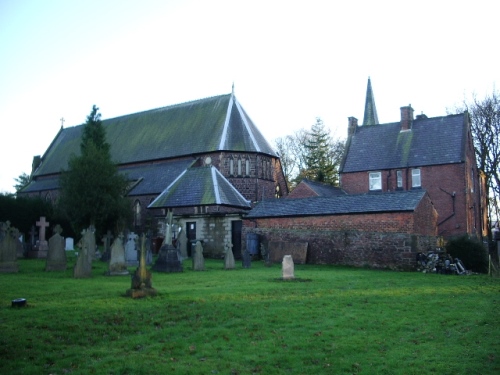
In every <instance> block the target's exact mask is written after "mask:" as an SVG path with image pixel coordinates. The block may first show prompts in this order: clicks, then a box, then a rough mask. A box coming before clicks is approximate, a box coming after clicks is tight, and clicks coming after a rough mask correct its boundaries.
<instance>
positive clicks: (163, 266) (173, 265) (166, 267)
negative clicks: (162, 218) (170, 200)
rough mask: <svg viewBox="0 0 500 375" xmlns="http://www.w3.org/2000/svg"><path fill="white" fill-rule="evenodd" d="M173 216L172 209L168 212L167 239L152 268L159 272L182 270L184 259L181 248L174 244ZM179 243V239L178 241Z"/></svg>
mask: <svg viewBox="0 0 500 375" xmlns="http://www.w3.org/2000/svg"><path fill="white" fill-rule="evenodd" d="M172 218H173V213H172V211H171V210H169V211H168V213H167V220H166V230H165V231H166V233H165V240H164V241H163V244H162V245H161V248H160V251H159V253H158V258H156V262H155V264H154V265H153V267H152V269H153V270H154V271H158V272H182V271H183V268H182V261H181V257H180V250H179V248H177V247H175V246H174V245H173V244H172ZM177 243H178V244H179V241H178V242H177Z"/></svg>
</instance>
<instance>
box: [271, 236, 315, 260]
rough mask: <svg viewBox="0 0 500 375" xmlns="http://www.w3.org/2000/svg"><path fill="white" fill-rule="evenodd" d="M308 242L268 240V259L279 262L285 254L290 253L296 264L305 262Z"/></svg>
mask: <svg viewBox="0 0 500 375" xmlns="http://www.w3.org/2000/svg"><path fill="white" fill-rule="evenodd" d="M307 246H308V242H286V241H269V243H268V245H267V247H268V252H269V260H270V261H271V262H273V263H278V262H281V261H282V259H283V257H284V256H285V255H291V256H292V258H293V259H294V260H295V263H297V264H305V263H306V259H307Z"/></svg>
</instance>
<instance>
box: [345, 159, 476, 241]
mask: <svg viewBox="0 0 500 375" xmlns="http://www.w3.org/2000/svg"><path fill="white" fill-rule="evenodd" d="M466 166H467V165H466V164H465V163H457V164H447V165H434V166H426V167H421V168H420V174H421V185H422V189H425V190H426V191H427V193H428V194H429V196H430V198H431V200H432V203H433V204H434V207H435V209H436V211H437V213H438V223H439V225H438V231H439V235H442V236H445V237H451V236H456V235H461V234H464V233H475V232H476V229H475V228H476V227H477V226H478V225H480V224H478V223H476V224H474V223H472V222H477V221H479V220H480V216H479V214H480V207H479V195H478V192H477V190H478V189H476V190H474V188H473V186H474V181H472V180H471V179H470V178H469V182H467V179H468V175H470V174H473V172H472V166H470V167H469V168H467V167H466ZM467 169H471V170H470V171H469V170H467ZM401 171H402V173H403V189H404V190H408V189H411V168H408V169H402V170H401ZM381 172H382V191H394V190H395V189H396V186H397V185H396V170H395V169H394V170H384V171H381ZM476 173H477V172H476ZM341 181H342V188H343V189H344V190H345V191H346V192H347V193H348V194H360V193H366V192H368V191H369V189H368V172H365V171H364V172H356V173H344V174H342V178H341ZM466 184H467V185H471V186H466ZM471 188H472V190H471ZM474 206H475V208H474ZM471 207H472V208H471ZM471 210H472V212H470V211H471Z"/></svg>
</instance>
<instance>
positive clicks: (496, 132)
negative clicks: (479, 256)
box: [457, 90, 500, 223]
mask: <svg viewBox="0 0 500 375" xmlns="http://www.w3.org/2000/svg"><path fill="white" fill-rule="evenodd" d="M464 110H466V111H468V112H469V115H470V118H471V132H472V137H473V141H474V149H475V152H476V159H477V163H478V168H479V169H480V170H481V171H482V172H483V173H484V176H485V180H486V181H485V182H486V184H485V185H486V191H485V194H486V196H487V197H488V200H489V210H488V215H489V217H488V219H489V221H490V223H491V222H492V220H495V219H496V220H498V219H499V217H500V215H499V214H500V204H499V199H500V167H499V162H500V94H499V93H498V92H497V91H495V90H493V92H492V93H491V95H488V96H486V97H485V98H484V99H478V98H477V96H476V95H475V94H474V95H473V96H472V101H470V102H468V101H466V100H464V102H463V104H462V106H461V107H458V108H457V112H463V111H464Z"/></svg>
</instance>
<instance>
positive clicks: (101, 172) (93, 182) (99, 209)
mask: <svg viewBox="0 0 500 375" xmlns="http://www.w3.org/2000/svg"><path fill="white" fill-rule="evenodd" d="M98 110H99V108H97V107H96V106H95V105H94V106H93V107H92V111H91V113H90V115H89V116H87V120H86V122H85V124H84V125H83V129H82V137H81V144H80V155H75V154H73V155H71V157H70V159H69V161H68V167H69V169H68V170H67V171H63V172H62V174H61V178H60V185H61V196H60V200H59V204H60V208H61V209H62V211H63V212H64V213H65V214H66V215H67V217H68V219H69V221H70V222H71V224H72V227H73V230H74V231H75V232H76V233H80V231H81V230H82V229H84V228H87V227H88V226H89V225H92V226H94V227H95V228H96V229H97V230H98V231H102V232H105V231H106V230H108V229H112V230H115V231H117V230H122V229H123V226H124V225H125V223H126V222H127V220H128V218H129V217H130V215H131V207H130V203H129V201H128V199H127V198H126V197H125V193H126V188H127V180H126V178H125V177H124V176H122V175H121V174H119V173H118V169H117V167H116V165H115V164H114V163H113V161H112V160H111V156H110V145H109V143H107V142H106V131H105V129H104V127H103V125H102V122H101V114H100V113H98Z"/></svg>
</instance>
